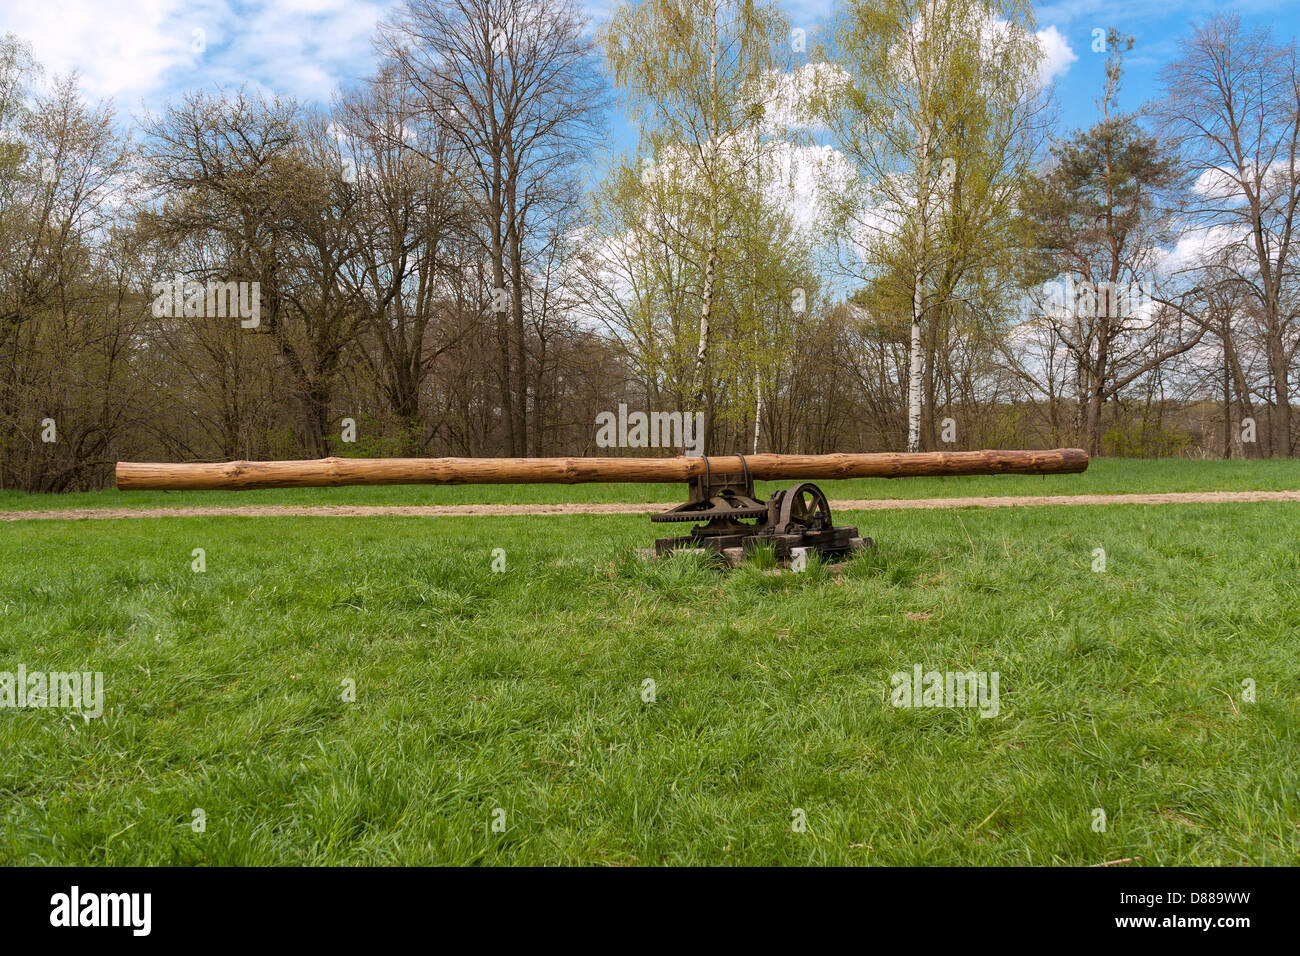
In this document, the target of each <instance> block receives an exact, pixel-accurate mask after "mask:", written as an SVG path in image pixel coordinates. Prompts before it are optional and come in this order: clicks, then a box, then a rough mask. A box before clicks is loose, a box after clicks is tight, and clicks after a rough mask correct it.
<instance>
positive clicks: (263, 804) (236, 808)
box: [0, 463, 1300, 864]
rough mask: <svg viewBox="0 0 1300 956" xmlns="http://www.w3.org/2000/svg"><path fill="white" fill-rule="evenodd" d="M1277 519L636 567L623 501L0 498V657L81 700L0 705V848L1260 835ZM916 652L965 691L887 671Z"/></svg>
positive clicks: (977, 522)
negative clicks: (572, 505)
mask: <svg viewBox="0 0 1300 956" xmlns="http://www.w3.org/2000/svg"><path fill="white" fill-rule="evenodd" d="M1270 464H1271V463H1270ZM1099 465H1100V466H1101V467H1098V468H1097V469H1096V471H1095V472H1093V473H1092V475H1090V476H1088V477H1087V478H1080V479H1077V482H1078V484H1079V485H1081V486H1082V485H1084V484H1085V482H1087V481H1089V480H1094V479H1096V476H1101V478H1106V476H1107V470H1106V469H1107V466H1106V465H1104V464H1103V463H1099ZM1277 472H1278V475H1281V474H1282V469H1278V470H1277ZM1150 477H1151V474H1148V473H1145V472H1143V471H1141V470H1140V469H1135V471H1134V476H1133V478H1132V479H1131V481H1130V480H1129V479H1124V478H1122V477H1121V476H1119V475H1118V474H1111V475H1110V476H1109V481H1110V484H1109V485H1108V487H1112V488H1113V490H1116V491H1127V490H1142V488H1143V486H1144V483H1145V487H1147V488H1149V484H1150V483H1149V481H1148V479H1149V478H1150ZM1064 480H1065V479H1062V481H1064ZM1070 480H1071V481H1075V480H1076V479H1070ZM1178 480H1180V479H1178V477H1177V476H1172V477H1170V478H1169V479H1168V481H1169V482H1171V483H1173V484H1175V485H1176V484H1177V481H1178ZM1002 481H1006V479H1003V480H1002ZM1002 481H1000V482H999V485H1001V484H1002ZM1279 481H1281V484H1282V486H1284V487H1300V485H1297V484H1296V483H1295V482H1293V481H1291V480H1290V476H1288V477H1286V478H1285V480H1282V479H1281V478H1279ZM1052 483H1053V485H1055V484H1057V483H1056V482H1055V481H1053V482H1052ZM920 484H921V483H917V485H918V486H919V485H920ZM1134 486H1137V487H1134ZM936 487H941V486H938V485H930V486H929V487H927V488H926V490H925V492H924V493H925V494H934V493H935V488H936ZM1162 488H1167V490H1184V489H1181V488H1168V487H1167V486H1162ZM395 490H396V489H395ZM562 490H563V489H562ZM999 490H1001V489H999ZM1054 490H1055V489H1054ZM1080 490H1097V485H1096V483H1094V484H1093V485H1092V486H1091V487H1088V488H1086V489H1085V488H1080ZM1189 490H1205V484H1204V482H1201V483H1200V484H1198V485H1197V486H1196V487H1195V489H1189ZM954 493H956V492H954ZM961 493H967V492H966V491H964V490H963V491H962V492H961ZM330 494H331V497H333V496H336V495H337V494H338V492H333V493H330ZM840 517H841V518H850V516H847V515H841V516H840ZM1296 519H1297V508H1296V506H1295V505H1293V504H1232V505H1198V506H1168V505H1164V506H1133V505H1124V506H1112V507H1077V508H1026V509H996V510H995V509H982V510H975V509H962V510H956V511H933V512H916V511H913V512H881V513H873V514H870V515H867V514H859V515H856V516H851V518H850V520H856V521H857V522H858V523H859V525H860V527H861V530H862V532H863V533H865V534H870V535H872V536H874V537H875V538H876V540H877V541H878V542H879V544H880V547H879V550H878V551H876V552H874V553H867V554H864V555H862V556H860V557H859V558H858V559H856V561H855V562H854V563H853V565H852V566H851V568H850V569H849V570H848V571H847V572H846V573H845V574H844V575H843V576H842V577H835V576H833V575H830V574H828V573H826V571H825V570H824V569H822V568H820V567H817V566H814V567H813V568H812V569H811V570H810V571H808V572H806V573H804V574H791V573H785V574H781V575H776V576H774V575H768V574H765V573H763V570H762V569H761V568H759V567H755V566H750V567H745V568H742V569H740V570H738V571H734V572H730V573H722V572H719V571H717V570H715V569H713V568H711V567H708V566H706V565H702V564H700V563H698V562H697V561H696V560H695V559H692V558H689V557H679V558H674V559H671V560H667V561H664V562H660V563H657V564H651V565H642V564H641V563H639V562H638V561H637V560H636V559H634V558H632V557H631V556H630V552H631V549H632V548H634V547H637V546H641V545H644V544H646V543H648V542H649V541H650V540H651V539H652V538H653V536H654V534H655V533H656V532H655V530H654V529H652V527H651V526H650V524H649V523H648V522H646V521H644V520H643V519H641V518H638V517H622V516H620V517H537V518H519V517H511V518H484V519H421V518H387V517H385V518H362V519H336V518H275V519H265V518H264V519H251V518H237V519H232V518H226V519H220V518H212V519H159V520H151V521H102V522H81V523H76V522H55V521H50V522H31V523H26V522H23V523H16V524H10V525H7V526H5V527H4V528H3V530H2V531H0V670H9V671H14V670H16V668H17V666H18V665H19V664H20V663H22V664H25V666H26V668H27V669H28V671H32V670H73V669H76V670H98V671H102V672H103V674H104V681H105V694H106V701H107V702H106V708H105V713H104V715H103V717H102V718H100V719H98V720H92V721H89V722H86V721H84V720H83V719H82V718H81V717H79V716H77V715H75V714H72V713H69V712H66V711H58V710H0V806H3V808H4V816H3V826H2V827H0V861H3V862H8V863H60V864H68V863H107V864H190V863H208V864H273V863H275V864H284V863H311V864H335V863H350V864H362V863H377V864H385V863H414V864H424V863H520V864H539V863H601V864H667V863H736V864H773V863H782V864H798V863H830V864H857V863H863V864H868V863H870V864H887V863H888V864H905V863H911V864H957V863H977V864H1014V863H1031V864H1062V863H1068V864H1092V863H1099V862H1103V861H1109V860H1116V859H1121V858H1126V857H1139V858H1140V862H1141V863H1142V864H1190V863H1204V864H1267V863H1271V864H1291V863H1294V862H1295V861H1296V860H1297V859H1300V733H1298V732H1297V716H1298V710H1300V609H1298V607H1297V596H1298V595H1297V591H1298V587H1297V582H1298V581H1300V552H1298V551H1297V548H1296V530H1295V529H1296V523H1297V522H1296ZM194 548H203V549H204V550H205V554H206V571H205V572H203V573H196V572H194V571H193V570H191V562H192V560H193V558H192V557H191V554H192V551H193V549H194ZM498 548H499V549H503V550H504V551H505V558H506V570H505V571H504V572H502V573H493V572H492V571H491V570H490V566H491V563H492V560H493V554H492V552H493V549H498ZM1096 548H1104V549H1105V552H1106V570H1105V572H1104V573H1097V572H1094V571H1093V570H1092V566H1093V562H1094V557H1093V552H1094V549H1096ZM909 615H912V616H909ZM924 615H929V616H928V617H924ZM916 664H921V665H923V667H924V668H925V669H927V670H930V669H935V670H941V671H943V670H963V671H965V670H982V671H996V672H998V674H999V675H1000V712H999V714H998V716H997V717H994V718H990V719H983V718H981V717H979V716H978V715H977V713H976V711H974V710H969V709H965V710H962V709H951V710H949V709H913V710H907V709H899V708H895V707H893V706H891V704H890V703H889V694H888V688H889V685H890V675H891V674H893V673H895V672H899V671H910V670H911V669H912V668H913V666H914V665H916ZM647 678H649V679H652V680H653V681H654V683H655V700H654V702H653V703H648V702H646V701H644V700H643V698H642V694H643V688H644V686H645V685H644V681H645V680H646V679H647ZM1248 679H1249V680H1251V681H1253V682H1254V685H1255V688H1256V695H1257V696H1256V701H1255V702H1254V703H1248V702H1246V701H1245V700H1243V681H1245V680H1248ZM349 680H350V681H354V682H355V686H356V701H355V702H354V703H349V702H345V701H344V700H343V699H342V696H343V689H344V682H345V681H349ZM1096 808H1101V809H1102V810H1104V811H1105V814H1106V821H1107V825H1106V830H1105V832H1095V831H1094V829H1093V824H1094V820H1095V819H1096V816H1095V813H1094V811H1095V809H1096ZM195 809H202V810H203V812H204V814H205V816H206V830H205V831H204V832H202V833H196V832H194V829H193V827H192V825H191V822H192V819H193V811H194V810H195ZM498 810H500V811H504V813H503V814H502V813H498V812H497V811H498ZM796 810H801V811H803V813H804V815H805V816H806V820H807V827H806V830H805V831H804V832H796V831H795V830H794V829H793V828H792V821H793V819H794V818H795V816H796ZM494 820H496V821H502V822H504V824H505V830H504V832H497V831H495V830H494V829H493V827H492V824H493V822H494Z"/></svg>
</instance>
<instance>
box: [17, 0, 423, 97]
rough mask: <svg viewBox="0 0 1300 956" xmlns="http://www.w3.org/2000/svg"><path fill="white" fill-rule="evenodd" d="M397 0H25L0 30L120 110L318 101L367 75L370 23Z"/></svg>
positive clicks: (54, 71)
mask: <svg viewBox="0 0 1300 956" xmlns="http://www.w3.org/2000/svg"><path fill="white" fill-rule="evenodd" d="M396 2H397V0H256V2H249V3H242V2H238V0H56V2H39V0H28V2H24V3H20V4H12V3H11V4H7V5H4V6H3V7H0V31H8V32H12V33H14V34H16V35H18V36H19V37H21V38H22V39H24V40H26V41H28V42H29V43H31V44H32V53H33V55H34V57H35V58H36V60H37V61H38V62H39V63H41V64H42V65H43V66H44V67H45V68H46V72H47V74H66V73H70V72H72V71H74V70H75V71H76V72H77V73H78V75H79V77H80V80H81V85H82V88H83V89H84V90H85V92H86V93H87V94H89V95H90V96H92V97H95V98H105V97H113V98H114V99H115V100H116V101H117V103H118V105H119V106H120V107H124V108H127V109H134V108H137V107H138V105H139V102H140V101H141V100H143V101H145V102H146V104H148V106H150V107H156V106H157V105H158V104H159V102H160V101H161V100H162V99H165V98H166V97H168V96H170V95H174V94H175V93H177V92H179V91H181V90H185V89H191V88H195V87H200V88H206V89H211V88H212V87H215V86H218V85H220V86H226V87H237V86H240V85H242V84H244V83H249V84H251V85H253V86H256V87H258V88H260V89H262V90H265V91H267V92H269V93H286V94H289V95H292V96H295V97H298V98H300V99H314V100H320V101H324V100H326V99H328V97H329V96H330V94H331V93H332V92H333V90H334V89H335V88H336V87H337V86H338V85H339V84H340V83H348V82H351V81H353V80H356V79H358V78H360V77H362V76H364V75H365V74H367V73H368V72H369V71H370V68H371V65H372V62H373V54H372V50H371V38H372V37H373V35H374V30H375V26H376V24H377V23H378V21H379V20H380V19H381V18H382V17H383V16H385V15H386V14H387V13H388V11H389V10H390V9H391V8H392V7H393V6H395V4H396ZM196 31H200V32H198V33H196Z"/></svg>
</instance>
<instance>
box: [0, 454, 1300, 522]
mask: <svg viewBox="0 0 1300 956" xmlns="http://www.w3.org/2000/svg"><path fill="white" fill-rule="evenodd" d="M790 484H792V482H786V481H781V482H772V481H760V482H758V487H759V489H760V492H761V494H762V495H763V496H764V497H766V496H767V495H768V494H770V493H771V492H772V491H774V490H776V489H777V488H784V487H787V486H789V485H790ZM818 484H819V485H821V487H822V489H823V490H824V491H825V492H826V494H827V495H829V496H830V497H831V498H833V499H835V498H838V499H846V500H847V499H857V498H956V497H963V496H967V495H1083V494H1142V493H1153V492H1164V491H1293V490H1300V458H1293V459H1273V460H1263V461H1219V460H1214V459H1210V460H1198V461H1193V460H1191V459H1186V458H1167V459H1122V458H1097V459H1094V460H1093V461H1092V462H1091V464H1090V465H1089V466H1088V470H1087V471H1086V472H1084V473H1083V474H1079V475H1032V476H1030V475H978V476H968V477H961V478H896V479H889V478H864V479H853V480H847V481H821V482H818ZM685 487H686V486H685V485H684V484H596V485H456V486H444V487H438V486H432V485H390V486H386V487H370V488H366V487H349V488H273V489H261V490H257V491H241V492H238V493H231V492H215V491H131V492H119V491H116V490H107V491H94V492H84V493H78V494H66V495H49V494H25V493H23V492H17V491H3V490H0V511H24V510H29V509H47V508H135V507H148V508H159V507H203V506H205V505H239V504H244V505H290V504H292V505H331V504H332V505H361V504H367V505H424V504H431V505H435V504H465V503H477V502H482V503H485V504H498V503H522V502H541V503H553V502H568V501H577V502H587V501H628V502H638V501H647V502H669V501H684V500H685Z"/></svg>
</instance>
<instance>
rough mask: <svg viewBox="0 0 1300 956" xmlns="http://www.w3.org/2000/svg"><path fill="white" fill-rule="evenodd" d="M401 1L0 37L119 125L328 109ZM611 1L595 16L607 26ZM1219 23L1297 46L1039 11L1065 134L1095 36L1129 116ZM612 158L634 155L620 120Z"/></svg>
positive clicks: (38, 7)
mask: <svg viewBox="0 0 1300 956" xmlns="http://www.w3.org/2000/svg"><path fill="white" fill-rule="evenodd" d="M399 3H400V0H193V2H182V0H6V2H5V3H4V5H3V8H2V9H0V30H5V31H12V32H14V33H17V34H18V35H19V36H22V37H23V38H25V39H27V40H28V41H29V42H31V43H32V44H33V46H34V49H35V54H36V57H37V59H38V60H40V61H41V62H43V63H44V64H45V65H46V67H47V70H48V71H49V72H51V73H65V72H67V71H70V70H74V69H75V70H77V71H78V73H79V74H80V77H81V80H82V84H83V88H84V89H85V91H86V92H87V93H88V94H89V95H91V96H92V97H96V98H99V97H109V96H111V97H113V99H114V100H115V102H116V104H117V106H118V109H119V111H120V112H123V113H132V114H139V113H140V112H141V110H144V109H157V108H158V107H159V106H161V105H162V104H163V103H165V102H166V101H167V99H168V98H169V97H174V96H176V95H177V94H178V93H179V92H180V91H182V90H185V89H188V88H193V87H204V88H214V87H216V86H225V87H227V88H236V87H238V86H239V85H240V84H242V83H245V82H248V83H252V84H255V85H257V86H260V87H262V88H264V89H265V90H267V91H273V92H281V93H288V94H292V95H293V96H296V97H299V98H300V99H304V100H318V101H325V100H328V98H329V95H330V92H331V90H332V89H334V88H335V87H336V86H338V85H339V84H348V83H352V82H355V81H356V80H357V79H358V78H360V77H363V76H365V75H366V73H367V72H368V71H369V70H370V69H371V67H372V66H373V64H374V59H375V57H374V51H373V48H372V42H371V40H372V36H373V34H374V28H375V25H376V23H377V22H378V21H379V20H380V19H382V18H383V17H385V16H386V15H388V14H389V13H390V12H391V11H392V10H393V9H394V8H395V7H396V6H398V5H399ZM612 3H613V0H599V2H593V3H591V4H590V9H591V11H592V13H593V15H594V16H595V17H597V18H599V17H603V16H604V15H605V14H606V11H607V10H608V9H609V8H610V6H611V5H612ZM832 6H833V4H832V3H831V2H830V0H787V2H786V8H787V9H788V10H789V12H790V14H791V17H792V19H793V22H794V24H795V25H796V26H804V27H806V28H808V29H809V31H810V33H811V28H812V27H814V26H815V25H816V24H817V23H818V22H819V21H821V20H823V19H824V18H825V17H826V16H827V15H828V14H829V13H830V12H831V10H832ZM1217 9H1232V10H1236V11H1238V12H1239V13H1240V14H1241V16H1242V17H1243V19H1245V20H1246V21H1247V22H1249V23H1263V24H1268V25H1271V26H1272V27H1273V28H1274V30H1275V32H1276V33H1277V34H1278V35H1279V36H1280V37H1284V38H1290V37H1293V36H1295V35H1296V34H1297V32H1300V31H1298V30H1297V25H1298V24H1300V3H1298V2H1297V0H1235V2H1224V0H1220V2H1214V0H1127V2H1113V0H1055V2H1046V3H1041V4H1039V5H1038V6H1037V15H1038V21H1039V27H1040V29H1042V30H1043V31H1046V32H1047V34H1048V35H1049V36H1050V37H1051V41H1052V42H1051V48H1052V50H1053V53H1054V62H1053V72H1054V76H1055V83H1056V89H1057V96H1058V99H1059V101H1060V103H1061V106H1062V110H1061V115H1062V121H1063V123H1064V124H1066V125H1067V126H1074V125H1081V124H1082V125H1086V124H1087V123H1089V122H1091V121H1092V119H1093V118H1094V117H1095V115H1096V108H1095V104H1094V100H1095V98H1096V95H1097V92H1098V90H1099V89H1100V86H1101V80H1102V63H1103V61H1104V56H1103V55H1102V54H1097V53H1093V52H1092V50H1091V44H1092V35H1093V31H1094V30H1097V29H1102V30H1104V29H1105V28H1106V27H1108V26H1115V27H1118V28H1119V29H1121V30H1123V31H1125V32H1127V33H1129V34H1132V35H1133V36H1134V37H1136V39H1137V44H1136V46H1135V48H1134V50H1133V53H1132V54H1131V56H1130V59H1129V66H1128V79H1127V84H1126V88H1125V91H1124V95H1123V101H1124V105H1125V107H1126V108H1135V107H1137V106H1139V105H1140V104H1141V103H1142V102H1143V101H1145V100H1147V99H1149V98H1152V97H1155V96H1157V95H1158V93H1159V71H1160V68H1161V67H1162V66H1163V65H1164V64H1165V63H1167V62H1168V61H1169V60H1170V59H1171V58H1172V57H1173V56H1175V55H1176V53H1177V45H1178V40H1179V38H1180V37H1182V36H1185V35H1186V33H1187V31H1188V28H1189V24H1190V23H1191V22H1192V21H1194V20H1198V19H1202V18H1204V17H1206V16H1208V15H1209V14H1211V13H1213V12H1214V11H1215V10H1217ZM611 119H612V123H613V130H612V132H613V134H614V135H613V137H612V141H613V144H614V145H615V146H617V147H622V148H628V149H630V148H633V147H634V146H635V142H636V138H635V133H634V131H632V130H631V129H630V128H629V127H628V126H627V124H626V122H625V120H624V119H623V118H622V115H621V113H620V114H616V115H615V116H613V117H612V118H611Z"/></svg>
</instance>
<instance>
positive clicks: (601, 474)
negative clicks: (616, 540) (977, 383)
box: [117, 448, 1088, 491]
mask: <svg viewBox="0 0 1300 956" xmlns="http://www.w3.org/2000/svg"><path fill="white" fill-rule="evenodd" d="M745 464H747V465H748V466H749V472H750V474H751V475H752V476H753V477H754V478H755V479H769V480H780V481H794V480H801V479H816V478H823V479H824V478H912V477H920V476H925V475H1057V474H1071V473H1074V472H1080V471H1084V470H1085V469H1086V468H1087V467H1088V455H1087V453H1086V452H1085V451H1083V450H1082V449H1080V448H1056V449H1053V450H1050V451H932V452H920V453H917V454H902V453H894V452H885V453H878V454H868V455H746V456H745ZM708 467H709V469H710V470H711V471H712V473H713V474H715V475H722V474H740V472H741V460H740V457H739V456H737V455H717V456H713V455H711V456H709V459H708ZM704 471H705V461H704V459H703V458H323V459H321V460H319V461H230V462H223V463H214V464H194V465H172V464H148V463H141V462H129V461H119V462H118V463H117V487H118V488H120V489H122V490H123V491H136V490H145V489H152V490H174V491H179V490H187V489H228V490H232V491H234V490H243V489H249V488H312V487H335V486H338V485H420V484H424V485H465V484H483V485H489V484H561V485H572V484H579V483H581V482H592V481H609V482H641V481H688V480H690V479H691V478H696V477H701V476H703V475H704Z"/></svg>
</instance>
